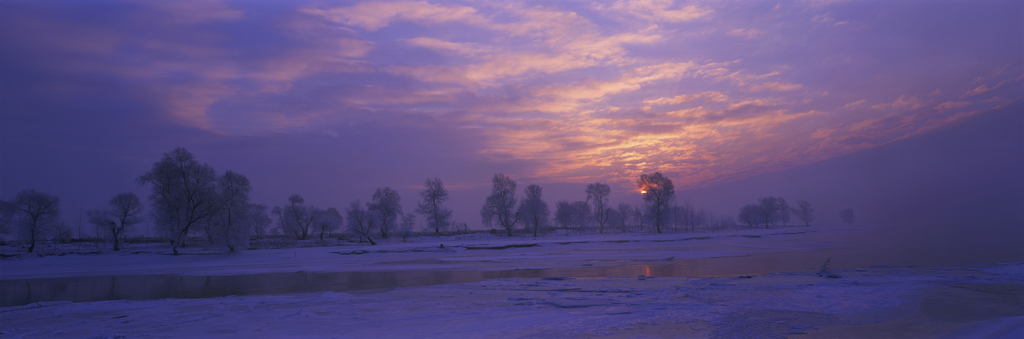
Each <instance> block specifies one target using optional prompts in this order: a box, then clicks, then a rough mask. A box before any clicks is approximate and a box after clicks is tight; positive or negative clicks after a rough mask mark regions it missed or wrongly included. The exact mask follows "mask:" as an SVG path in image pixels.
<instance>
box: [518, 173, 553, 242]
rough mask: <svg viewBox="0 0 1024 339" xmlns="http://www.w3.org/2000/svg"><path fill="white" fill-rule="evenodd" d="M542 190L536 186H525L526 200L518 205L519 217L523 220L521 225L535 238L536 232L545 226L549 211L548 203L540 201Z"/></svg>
mask: <svg viewBox="0 0 1024 339" xmlns="http://www.w3.org/2000/svg"><path fill="white" fill-rule="evenodd" d="M542 192H543V189H542V188H541V187H540V186H538V185H530V186H526V192H525V193H526V198H525V199H523V201H522V203H520V204H519V215H521V216H522V218H523V224H524V226H525V227H526V229H527V230H530V229H532V230H533V237H534V238H536V237H537V230H539V229H540V228H541V227H544V226H547V223H548V216H549V215H550V214H551V210H550V209H548V203H546V202H544V199H541V193H542Z"/></svg>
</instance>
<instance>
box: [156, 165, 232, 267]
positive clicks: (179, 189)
mask: <svg viewBox="0 0 1024 339" xmlns="http://www.w3.org/2000/svg"><path fill="white" fill-rule="evenodd" d="M216 181H217V176H216V175H215V174H214V171H213V167H210V165H207V164H200V163H199V162H198V161H196V159H195V156H193V155H192V153H189V151H188V150H186V149H184V148H182V147H178V148H175V149H174V150H173V151H171V152H168V153H165V154H164V157H163V159H161V160H160V161H159V162H156V163H154V164H153V169H151V170H150V171H149V172H147V173H146V174H143V175H142V176H140V177H139V178H138V179H136V182H138V184H139V185H145V184H151V185H152V186H153V193H152V194H151V195H150V196H149V200H150V202H151V203H152V207H153V209H154V211H153V219H154V221H155V222H156V225H157V227H159V228H160V229H161V230H162V231H163V233H165V234H166V235H167V236H168V237H169V238H170V239H171V249H172V250H173V251H174V254H178V247H181V245H182V244H183V243H184V241H185V239H186V237H187V236H188V232H189V231H190V230H191V229H192V226H194V225H196V224H198V223H200V222H201V221H205V220H206V219H208V218H209V217H210V216H212V215H214V214H216V213H217V208H218V206H219V200H220V199H219V198H218V196H217V192H216V189H215V186H216Z"/></svg>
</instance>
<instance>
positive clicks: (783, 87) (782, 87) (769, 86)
mask: <svg viewBox="0 0 1024 339" xmlns="http://www.w3.org/2000/svg"><path fill="white" fill-rule="evenodd" d="M801 87H803V86H801V85H800V84H787V83H781V82H778V81H773V82H766V83H762V84H760V85H754V86H750V90H751V91H754V92H757V91H766V90H767V91H775V92H786V91H792V90H795V89H800V88H801Z"/></svg>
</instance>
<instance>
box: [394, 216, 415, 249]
mask: <svg viewBox="0 0 1024 339" xmlns="http://www.w3.org/2000/svg"><path fill="white" fill-rule="evenodd" d="M415 227H416V213H406V214H403V215H402V224H401V225H399V226H398V229H397V230H395V234H397V235H398V236H399V237H402V242H406V241H408V239H409V237H411V236H412V232H413V229H414V228H415Z"/></svg>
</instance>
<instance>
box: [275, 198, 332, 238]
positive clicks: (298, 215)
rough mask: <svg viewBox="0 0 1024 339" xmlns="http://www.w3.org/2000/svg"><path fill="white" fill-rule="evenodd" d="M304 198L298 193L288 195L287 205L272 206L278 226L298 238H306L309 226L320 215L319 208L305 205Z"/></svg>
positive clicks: (314, 222)
mask: <svg viewBox="0 0 1024 339" xmlns="http://www.w3.org/2000/svg"><path fill="white" fill-rule="evenodd" d="M305 202H306V200H305V199H303V198H302V196H300V195H298V194H292V195H291V196H290V197H288V205H285V206H284V207H274V209H273V211H271V213H273V214H274V215H277V220H278V221H277V222H278V226H279V227H281V230H282V231H284V233H285V234H290V235H292V236H294V237H295V239H298V240H306V237H308V236H309V231H310V228H312V226H313V225H315V224H316V221H317V218H319V217H320V214H321V213H320V209H319V208H316V207H312V206H306V205H305Z"/></svg>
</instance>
